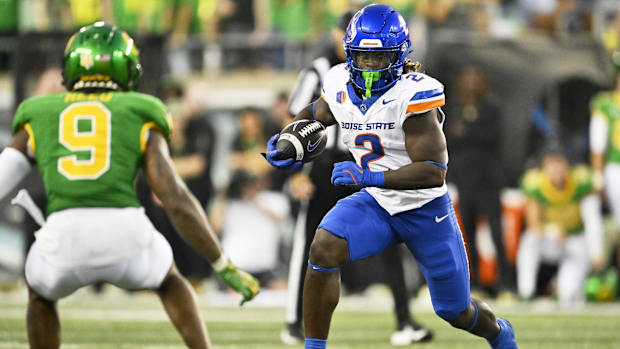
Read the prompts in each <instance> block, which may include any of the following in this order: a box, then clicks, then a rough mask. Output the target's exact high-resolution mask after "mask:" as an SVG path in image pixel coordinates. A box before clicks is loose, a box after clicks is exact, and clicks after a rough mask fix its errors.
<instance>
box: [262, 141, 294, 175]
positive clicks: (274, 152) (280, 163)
mask: <svg viewBox="0 0 620 349" xmlns="http://www.w3.org/2000/svg"><path fill="white" fill-rule="evenodd" d="M278 137H280V134H279V133H276V134H275V135H273V136H272V137H271V138H269V141H268V142H267V151H266V152H265V153H262V154H263V156H264V157H265V159H267V162H269V163H270V164H271V165H272V166H274V167H277V168H280V169H289V170H294V169H298V168H300V167H301V165H303V164H302V163H301V161H295V159H293V158H290V159H285V160H275V159H276V158H277V157H278V155H280V153H281V152H282V151H281V150H278V149H276V142H277V141H278Z"/></svg>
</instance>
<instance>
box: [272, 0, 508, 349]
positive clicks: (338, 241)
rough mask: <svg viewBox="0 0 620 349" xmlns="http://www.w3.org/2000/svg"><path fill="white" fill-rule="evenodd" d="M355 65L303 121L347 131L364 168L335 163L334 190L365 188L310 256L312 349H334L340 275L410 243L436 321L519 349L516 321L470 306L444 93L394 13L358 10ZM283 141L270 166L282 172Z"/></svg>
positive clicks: (334, 79) (333, 75) (341, 68)
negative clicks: (331, 337) (449, 181)
mask: <svg viewBox="0 0 620 349" xmlns="http://www.w3.org/2000/svg"><path fill="white" fill-rule="evenodd" d="M344 46H345V51H346V54H347V63H343V64H340V65H337V66H334V67H333V68H332V69H331V70H330V71H329V72H328V73H327V75H326V76H325V79H324V81H323V94H322V96H321V98H320V99H317V100H316V101H314V102H313V103H312V104H310V105H309V106H307V107H306V108H305V109H303V110H302V111H301V112H300V113H299V114H298V115H297V116H296V117H295V120H301V119H315V120H318V121H320V122H321V123H323V124H325V125H332V124H336V123H338V124H339V126H340V129H341V131H342V133H343V139H344V142H345V144H346V145H347V146H348V148H349V151H350V152H351V153H352V154H353V156H354V158H355V162H353V161H345V162H340V163H337V164H335V165H334V169H333V171H332V184H334V185H345V186H351V187H355V188H363V189H362V190H360V191H359V192H357V193H355V194H352V195H350V196H348V197H346V198H344V199H342V200H340V201H338V203H337V204H336V206H335V207H334V208H332V209H331V210H330V211H329V212H328V213H327V215H326V216H325V217H324V218H323V220H322V222H321V224H320V225H319V228H318V230H317V232H316V236H315V238H314V241H313V242H312V246H311V248H310V259H309V260H308V265H309V268H308V271H307V273H306V281H305V287H304V300H303V313H304V325H305V336H306V349H323V348H326V346H327V335H328V333H329V327H330V321H331V317H332V313H333V311H334V309H335V308H336V305H337V303H338V299H339V296H340V295H339V292H340V271H339V268H340V267H341V266H342V265H343V264H345V263H346V262H349V261H354V260H358V259H362V258H366V257H370V256H374V255H376V254H378V253H380V252H381V251H383V250H385V249H387V248H389V247H391V246H394V245H395V244H398V243H405V244H406V245H407V247H408V248H409V250H410V251H411V253H412V254H413V255H414V257H415V259H416V260H417V262H418V265H419V266H420V269H421V270H422V272H423V274H424V276H425V278H426V281H427V282H428V286H429V290H430V293H431V299H432V302H433V308H434V310H435V313H437V315H438V316H440V317H441V318H442V319H444V320H446V321H448V322H449V323H450V324H451V325H452V326H454V327H456V328H460V329H463V330H466V331H468V332H471V333H472V334H475V335H477V336H480V337H484V338H485V339H487V340H488V342H489V345H490V346H491V348H502V349H513V348H517V344H516V340H515V336H514V331H513V329H512V326H511V325H510V323H509V322H508V321H506V320H504V319H501V318H496V317H495V315H494V314H493V313H492V311H491V309H490V308H489V307H488V306H487V305H486V304H485V303H483V302H481V301H479V300H476V299H471V298H470V293H469V271H468V263H467V254H466V252H465V246H464V243H463V239H462V237H461V232H460V230H459V227H458V224H457V220H456V215H455V213H454V209H453V207H452V200H451V199H450V195H449V194H448V192H447V189H446V185H445V175H446V170H447V163H448V153H447V148H446V142H445V137H444V134H443V131H442V124H443V121H444V118H445V116H444V114H443V112H442V111H441V109H439V107H441V106H442V105H444V103H445V97H444V93H443V85H442V84H441V83H440V82H438V81H437V80H435V79H433V78H432V77H430V76H428V75H424V74H421V73H417V72H415V70H416V67H417V66H416V65H415V64H414V63H412V62H410V61H408V60H406V57H407V54H408V52H409V48H410V46H411V42H410V40H409V31H408V29H407V24H406V23H405V21H404V20H403V18H402V16H401V15H400V14H399V13H398V12H397V11H396V10H394V9H393V8H392V7H390V6H387V5H369V6H366V7H364V8H363V9H361V10H360V11H358V12H357V13H356V14H355V16H353V18H352V19H351V22H350V23H349V26H348V28H347V33H346V37H345V38H344ZM277 138H278V137H277V135H276V136H274V137H272V138H271V139H270V141H269V143H268V144H267V151H268V154H267V160H268V161H269V162H270V163H271V164H272V165H274V166H276V167H279V168H297V167H299V166H301V164H300V163H299V162H295V159H280V151H279V150H276V148H275V143H276V141H277Z"/></svg>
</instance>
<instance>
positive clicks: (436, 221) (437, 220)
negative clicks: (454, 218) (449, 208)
mask: <svg viewBox="0 0 620 349" xmlns="http://www.w3.org/2000/svg"><path fill="white" fill-rule="evenodd" d="M446 218H448V214H447V215H445V216H443V217H441V218H439V217H437V216H435V223H441V221H443V220H444V219H446Z"/></svg>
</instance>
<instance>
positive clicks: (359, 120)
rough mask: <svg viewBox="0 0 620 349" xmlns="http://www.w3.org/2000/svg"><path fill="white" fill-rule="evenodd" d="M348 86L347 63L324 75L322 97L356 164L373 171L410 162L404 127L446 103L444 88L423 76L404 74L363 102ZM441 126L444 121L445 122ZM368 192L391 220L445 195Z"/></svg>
mask: <svg viewBox="0 0 620 349" xmlns="http://www.w3.org/2000/svg"><path fill="white" fill-rule="evenodd" d="M348 82H349V70H348V69H347V65H346V64H345V63H342V64H339V65H336V66H334V67H333V68H332V69H331V70H330V71H329V72H328V73H327V75H326V76H325V79H324V81H323V90H322V95H321V97H322V98H323V99H324V100H325V101H326V102H327V104H328V105H329V109H330V110H331V112H332V114H333V115H334V117H335V118H336V121H337V122H338V125H339V126H340V130H341V135H342V140H343V141H344V144H346V145H347V147H348V149H349V151H350V152H351V154H353V157H354V158H355V161H356V162H357V164H358V165H360V166H362V168H369V169H370V170H371V171H387V170H396V169H398V168H401V167H403V166H405V165H408V164H410V163H411V159H410V158H409V154H408V153H407V150H406V148H405V133H404V131H403V128H402V126H403V123H404V122H405V119H406V118H407V117H408V116H409V117H415V116H412V114H420V113H424V112H427V111H429V110H431V109H434V108H439V107H441V106H442V105H444V104H445V96H444V89H443V85H442V84H441V83H440V82H439V81H437V80H436V79H434V78H432V77H430V76H428V75H425V74H422V73H408V74H403V75H402V76H401V78H400V79H399V80H398V81H397V82H396V84H394V86H392V87H391V88H390V89H389V90H387V91H386V92H385V93H384V94H383V95H381V96H380V97H378V98H377V97H374V98H373V97H370V98H368V99H366V100H361V99H360V98H359V97H357V95H356V94H355V92H354V90H353V84H347V83H348ZM442 124H443V121H442ZM366 191H368V193H369V194H370V195H372V196H373V197H374V198H375V200H377V202H378V203H379V205H381V207H383V208H384V209H385V210H386V211H388V212H389V213H390V215H395V214H397V213H399V212H403V211H408V210H412V209H415V208H418V207H421V206H423V205H424V204H426V203H428V202H429V201H431V200H433V199H435V198H437V197H440V196H442V195H443V194H445V193H446V192H447V187H446V185H445V183H444V185H443V186H441V187H436V188H429V189H418V190H395V189H385V188H377V187H368V188H366Z"/></svg>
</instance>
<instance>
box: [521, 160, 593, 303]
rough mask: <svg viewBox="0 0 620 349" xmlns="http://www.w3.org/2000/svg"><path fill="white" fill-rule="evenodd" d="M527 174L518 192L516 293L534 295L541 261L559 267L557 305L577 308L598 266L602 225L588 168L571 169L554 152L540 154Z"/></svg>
mask: <svg viewBox="0 0 620 349" xmlns="http://www.w3.org/2000/svg"><path fill="white" fill-rule="evenodd" d="M540 164H541V166H540V167H539V168H534V169H531V170H529V171H527V172H526V173H525V175H524V177H523V180H522V183H521V188H522V190H523V192H524V193H525V195H526V196H527V197H528V202H527V206H526V215H525V220H526V230H525V233H524V234H523V236H522V237H521V242H520V244H519V251H518V256H517V261H518V263H517V272H518V287H519V295H520V296H521V297H522V298H524V299H531V298H532V297H533V296H535V291H536V289H537V285H536V283H537V279H538V276H539V273H538V271H539V269H540V266H541V265H542V263H544V262H546V263H554V264H559V269H558V272H557V287H556V290H557V295H558V300H559V302H560V304H561V305H562V306H565V307H571V306H576V305H582V304H583V302H584V300H585V297H584V292H583V290H584V281H585V279H586V276H587V275H588V272H589V271H590V270H596V271H599V270H600V269H601V268H602V267H603V222H602V217H601V211H600V210H601V204H600V198H599V197H598V196H597V195H596V194H594V191H593V186H592V175H591V171H590V169H589V168H588V167H586V166H583V165H576V166H570V165H569V163H568V161H567V159H566V157H565V156H564V155H563V154H562V153H561V152H560V151H559V149H553V148H552V149H549V150H547V151H546V153H544V155H543V157H542V160H541V162H540Z"/></svg>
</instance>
